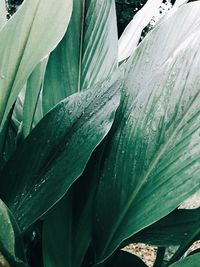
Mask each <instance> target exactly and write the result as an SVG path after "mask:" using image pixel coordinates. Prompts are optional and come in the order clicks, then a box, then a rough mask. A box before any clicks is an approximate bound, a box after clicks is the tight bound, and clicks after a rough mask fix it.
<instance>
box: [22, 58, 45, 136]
mask: <svg viewBox="0 0 200 267" xmlns="http://www.w3.org/2000/svg"><path fill="white" fill-rule="evenodd" d="M46 64H47V60H46V59H45V60H43V61H42V62H40V63H39V64H38V65H37V67H36V68H35V69H34V71H33V72H32V74H31V76H30V77H29V79H28V81H27V86H26V91H25V100H24V106H23V135H24V137H26V136H27V135H28V134H29V133H30V131H31V130H32V128H33V126H34V118H35V113H36V109H37V104H38V102H39V96H40V92H41V89H42V85H43V81H44V74H45V69H46Z"/></svg>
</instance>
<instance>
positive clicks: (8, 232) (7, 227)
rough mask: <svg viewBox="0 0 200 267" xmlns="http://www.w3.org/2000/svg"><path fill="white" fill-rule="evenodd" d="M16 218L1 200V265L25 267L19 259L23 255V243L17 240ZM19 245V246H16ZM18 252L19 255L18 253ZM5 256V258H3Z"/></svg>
mask: <svg viewBox="0 0 200 267" xmlns="http://www.w3.org/2000/svg"><path fill="white" fill-rule="evenodd" d="M17 231H18V229H17V225H15V221H14V218H12V215H11V213H10V211H9V210H8V208H7V207H6V206H5V204H4V203H3V202H2V201H1V200H0V265H1V264H3V263H4V264H5V265H2V266H9V264H11V266H18V267H24V266H25V264H24V263H22V261H21V260H19V259H18V258H17V256H24V255H22V253H21V251H20V250H23V248H22V244H21V242H19V241H17V240H16V237H15V234H19V233H18V232H17ZM16 241H17V242H16ZM16 245H17V246H16ZM16 250H17V253H16ZM2 255H3V256H2Z"/></svg>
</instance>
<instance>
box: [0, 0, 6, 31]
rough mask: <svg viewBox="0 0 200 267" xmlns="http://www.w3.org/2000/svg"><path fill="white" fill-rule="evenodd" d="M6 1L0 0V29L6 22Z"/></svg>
mask: <svg viewBox="0 0 200 267" xmlns="http://www.w3.org/2000/svg"><path fill="white" fill-rule="evenodd" d="M6 13H7V12H6V3H5V1H4V0H1V1H0V29H1V28H2V27H3V26H4V25H5V24H6V21H7V19H6Z"/></svg>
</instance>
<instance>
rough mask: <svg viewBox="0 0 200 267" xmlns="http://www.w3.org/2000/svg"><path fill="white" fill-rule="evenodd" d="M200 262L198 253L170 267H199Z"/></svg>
mask: <svg viewBox="0 0 200 267" xmlns="http://www.w3.org/2000/svg"><path fill="white" fill-rule="evenodd" d="M199 262H200V253H197V254H195V255H193V256H189V257H187V258H185V259H183V260H180V261H177V262H175V263H174V264H172V265H170V267H197V266H199Z"/></svg>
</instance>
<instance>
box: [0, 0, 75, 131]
mask: <svg viewBox="0 0 200 267" xmlns="http://www.w3.org/2000/svg"><path fill="white" fill-rule="evenodd" d="M71 11H72V0H58V1H56V2H55V1H54V0H35V1H31V0H26V1H25V2H24V4H23V5H22V7H21V8H20V9H19V10H18V12H16V14H15V15H14V16H13V17H12V19H10V20H9V21H8V22H7V23H6V25H5V27H3V29H2V30H1V31H0V40H1V42H0V58H1V62H0V69H1V71H0V88H1V90H0V130H2V128H3V125H4V123H5V121H6V117H7V115H8V113H9V111H10V109H11V107H12V105H13V104H14V102H15V100H16V98H17V96H18V94H19V92H20V90H21V89H22V87H23V86H24V84H25V82H26V80H27V79H28V77H29V75H30V74H31V72H32V71H33V69H34V68H35V67H36V65H37V64H38V63H39V61H41V60H42V59H43V58H44V57H45V56H47V55H48V54H49V53H50V52H51V51H52V50H53V49H54V48H55V47H56V45H57V44H58V42H59V41H60V40H61V38H62V37H63V35H64V33H65V31H66V29H67V26H68V23H69V20H70V16H71ZM44 21H45V23H44ZM49 25H51V27H50V28H49Z"/></svg>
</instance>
